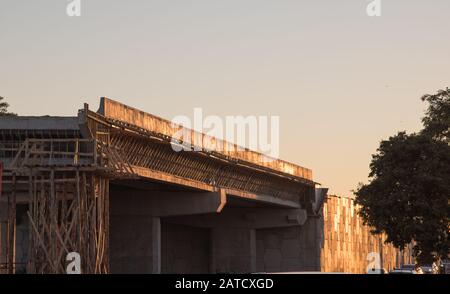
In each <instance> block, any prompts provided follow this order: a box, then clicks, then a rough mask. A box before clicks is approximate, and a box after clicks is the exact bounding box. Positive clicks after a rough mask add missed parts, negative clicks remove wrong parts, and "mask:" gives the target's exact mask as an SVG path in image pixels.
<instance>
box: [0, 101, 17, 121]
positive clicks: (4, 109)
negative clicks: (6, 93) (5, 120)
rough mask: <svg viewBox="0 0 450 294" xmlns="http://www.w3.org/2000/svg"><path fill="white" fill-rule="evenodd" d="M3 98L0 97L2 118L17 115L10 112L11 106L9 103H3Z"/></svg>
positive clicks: (0, 114)
mask: <svg viewBox="0 0 450 294" xmlns="http://www.w3.org/2000/svg"><path fill="white" fill-rule="evenodd" d="M3 99H4V98H3V97H2V96H0V116H12V115H16V114H15V113H12V112H8V108H9V104H8V102H5V101H3Z"/></svg>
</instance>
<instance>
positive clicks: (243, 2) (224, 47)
mask: <svg viewBox="0 0 450 294" xmlns="http://www.w3.org/2000/svg"><path fill="white" fill-rule="evenodd" d="M80 1H81V2H80V3H81V10H80V11H81V15H80V16H72V17H70V16H68V15H67V13H66V6H67V5H68V4H69V3H70V2H72V1H65V0H40V1H31V0H28V1H24V0H0V96H3V97H5V98H6V100H7V101H8V102H9V104H10V105H11V107H10V110H11V111H13V112H16V113H18V114H20V115H64V116H73V115H76V112H77V110H78V109H80V108H82V105H83V103H84V102H87V103H89V105H90V108H91V109H94V110H95V109H97V107H98V103H99V97H102V96H105V97H110V98H113V99H116V100H118V101H121V102H123V103H125V104H127V105H131V106H134V107H136V108H139V109H142V110H145V111H146V112H150V113H152V114H155V115H158V116H161V117H164V118H167V119H171V118H173V117H175V116H178V115H187V116H192V115H193V109H194V108H195V107H201V108H202V109H203V112H204V115H218V116H221V117H225V116H229V115H231V116H236V115H243V116H249V115H253V116H260V115H267V116H272V115H273V116H279V117H280V157H281V158H282V159H284V160H287V161H290V162H293V163H296V164H299V165H301V166H305V167H308V168H310V169H312V170H313V175H314V180H316V181H317V182H320V183H321V184H322V185H323V186H324V187H328V188H330V192H331V193H334V194H339V195H343V196H347V195H350V194H351V190H352V189H355V188H356V187H357V185H358V183H359V182H364V183H367V182H368V173H369V163H370V160H371V155H372V154H373V153H374V152H375V151H376V149H377V147H378V145H379V142H380V141H381V140H382V139H387V138H388V137H389V136H391V135H394V134H396V133H397V132H398V131H403V130H405V131H407V132H414V131H417V130H419V129H420V128H421V122H420V119H421V117H422V116H423V111H424V109H425V107H426V105H425V104H424V103H423V102H422V101H421V100H420V97H421V96H422V95H423V94H426V93H434V92H436V91H437V90H438V89H443V88H445V87H449V86H450V17H449V16H450V1H448V0H433V1H425V0H381V15H380V16H372V17H370V16H368V15H367V13H366V7H367V5H368V4H369V3H370V2H371V1H369V0H341V1H336V0H328V1H325V0H310V1H301V0H276V1H275V0H259V1H256V0H221V1H218V0H159V1H152V0H146V1H143V0H142V1H138V0H135V1H119V0H80Z"/></svg>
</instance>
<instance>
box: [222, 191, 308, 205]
mask: <svg viewBox="0 0 450 294" xmlns="http://www.w3.org/2000/svg"><path fill="white" fill-rule="evenodd" d="M225 192H226V193H227V195H230V196H236V197H239V198H243V199H247V200H251V201H255V202H259V203H266V204H269V205H275V206H280V207H286V208H300V204H299V203H297V202H294V201H292V200H287V199H282V198H278V197H273V196H269V195H259V194H254V193H249V192H244V191H238V190H233V189H225Z"/></svg>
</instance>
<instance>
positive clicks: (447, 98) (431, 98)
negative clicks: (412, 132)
mask: <svg viewBox="0 0 450 294" xmlns="http://www.w3.org/2000/svg"><path fill="white" fill-rule="evenodd" d="M422 100H423V101H427V102H428V103H429V105H428V109H427V111H426V116H425V117H424V118H423V119H422V122H423V124H424V126H425V128H424V130H423V131H422V133H423V134H424V135H426V136H430V137H432V138H434V139H437V140H443V141H446V142H447V143H449V142H450V89H449V88H447V89H445V90H439V91H438V92H437V93H436V94H434V95H429V94H427V95H424V96H423V97H422Z"/></svg>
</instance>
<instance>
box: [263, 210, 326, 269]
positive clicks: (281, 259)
mask: <svg viewBox="0 0 450 294" xmlns="http://www.w3.org/2000/svg"><path fill="white" fill-rule="evenodd" d="M316 224H317V222H316V219H314V218H310V219H308V221H307V222H306V223H305V224H304V225H303V226H297V227H289V228H277V229H259V230H257V231H256V246H257V247H256V248H257V249H256V252H257V254H256V256H257V258H256V260H257V271H258V272H297V271H319V270H320V247H319V244H318V240H317V234H316V230H317V229H316Z"/></svg>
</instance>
